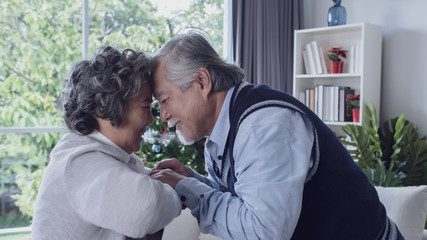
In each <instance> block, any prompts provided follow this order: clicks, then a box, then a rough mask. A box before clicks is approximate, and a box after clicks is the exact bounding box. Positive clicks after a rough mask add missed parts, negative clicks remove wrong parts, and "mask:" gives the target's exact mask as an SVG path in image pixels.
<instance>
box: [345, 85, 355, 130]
mask: <svg viewBox="0 0 427 240" xmlns="http://www.w3.org/2000/svg"><path fill="white" fill-rule="evenodd" d="M343 93H344V122H351V121H353V118H352V113H351V110H352V107H351V105H350V103H347V101H346V100H345V99H346V98H348V97H351V96H354V93H355V91H354V89H352V88H344V92H343Z"/></svg>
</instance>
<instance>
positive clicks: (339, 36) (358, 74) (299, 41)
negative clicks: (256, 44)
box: [293, 23, 382, 136]
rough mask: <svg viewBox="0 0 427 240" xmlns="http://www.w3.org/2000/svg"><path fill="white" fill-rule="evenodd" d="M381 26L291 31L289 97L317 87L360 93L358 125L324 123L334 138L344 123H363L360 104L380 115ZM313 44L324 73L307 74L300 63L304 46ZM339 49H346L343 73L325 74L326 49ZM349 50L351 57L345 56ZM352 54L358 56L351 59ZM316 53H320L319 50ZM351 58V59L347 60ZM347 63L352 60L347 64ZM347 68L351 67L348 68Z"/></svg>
mask: <svg viewBox="0 0 427 240" xmlns="http://www.w3.org/2000/svg"><path fill="white" fill-rule="evenodd" d="M381 31H382V30H381V27H380V26H377V25H373V24H368V23H356V24H347V25H339V26H333V27H323V28H312V29H303V30H295V32H294V43H295V44H294V73H293V96H294V97H296V98H299V97H300V92H302V91H305V90H306V89H310V88H315V86H317V85H332V86H347V87H350V88H352V89H354V90H355V93H360V106H361V109H360V116H361V117H360V122H359V123H353V122H343V121H337V120H330V119H328V120H325V118H322V119H323V120H324V122H325V123H326V125H328V126H329V127H330V128H331V129H332V130H333V131H334V132H335V133H336V134H337V135H338V136H339V135H343V132H342V130H341V127H342V126H344V125H346V124H358V125H361V124H362V123H363V121H364V119H363V117H362V116H363V113H364V111H366V109H363V106H364V104H369V103H370V102H372V103H373V105H374V106H375V109H376V111H377V118H379V112H380V96H381V50H382V32H381ZM313 41H316V42H317V45H318V46H319V47H321V48H322V49H323V55H324V60H325V65H326V68H327V72H326V73H325V72H324V73H312V71H311V73H307V72H310V71H309V70H308V69H307V70H306V65H305V64H306V63H304V58H303V52H304V51H305V50H306V46H307V44H310V43H312V42H313ZM337 46H338V47H342V48H343V49H344V50H347V58H346V59H344V69H343V73H338V74H330V73H329V68H330V67H329V59H328V57H327V50H329V49H330V48H332V47H337ZM351 48H353V51H352V52H353V54H352V56H349V55H350V54H349V53H350V51H351ZM355 52H357V54H358V56H357V57H354V54H355ZM319 54H322V52H321V51H320V53H319ZM350 57H351V59H353V60H350ZM350 61H353V62H352V63H350ZM350 66H351V67H350Z"/></svg>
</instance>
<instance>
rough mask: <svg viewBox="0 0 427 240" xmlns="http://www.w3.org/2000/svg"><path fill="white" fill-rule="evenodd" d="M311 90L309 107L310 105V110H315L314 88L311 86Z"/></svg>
mask: <svg viewBox="0 0 427 240" xmlns="http://www.w3.org/2000/svg"><path fill="white" fill-rule="evenodd" d="M309 92H310V100H309V101H310V102H309V107H310V110H311V111H313V112H314V88H310V89H309Z"/></svg>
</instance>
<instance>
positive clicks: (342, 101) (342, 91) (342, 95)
mask: <svg viewBox="0 0 427 240" xmlns="http://www.w3.org/2000/svg"><path fill="white" fill-rule="evenodd" d="M349 89H350V87H343V86H339V104H338V105H339V111H338V112H339V117H338V121H340V122H345V121H346V120H345V117H344V116H345V115H346V106H345V105H346V102H345V98H346V96H345V95H346V94H345V92H346V91H348V90H349ZM350 91H351V89H350ZM353 92H354V89H353ZM349 94H351V93H347V95H349Z"/></svg>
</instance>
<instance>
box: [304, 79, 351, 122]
mask: <svg viewBox="0 0 427 240" xmlns="http://www.w3.org/2000/svg"><path fill="white" fill-rule="evenodd" d="M354 94H355V90H354V89H352V88H350V87H346V86H334V85H316V86H315V87H314V88H307V89H305V90H304V91H300V92H299V96H298V99H299V100H300V101H301V102H302V103H304V104H305V105H306V106H308V107H309V108H310V109H311V110H312V111H313V112H315V113H316V114H317V116H318V117H319V118H320V119H322V120H323V121H331V122H351V121H352V120H353V119H352V113H351V110H352V107H351V105H350V104H348V103H346V101H345V99H346V98H347V97H351V96H353V95H354Z"/></svg>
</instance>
